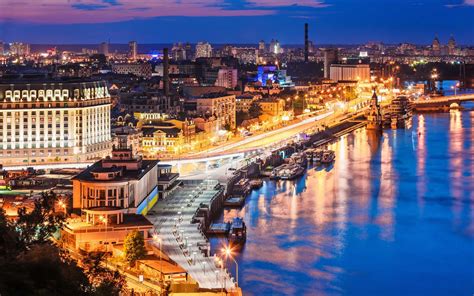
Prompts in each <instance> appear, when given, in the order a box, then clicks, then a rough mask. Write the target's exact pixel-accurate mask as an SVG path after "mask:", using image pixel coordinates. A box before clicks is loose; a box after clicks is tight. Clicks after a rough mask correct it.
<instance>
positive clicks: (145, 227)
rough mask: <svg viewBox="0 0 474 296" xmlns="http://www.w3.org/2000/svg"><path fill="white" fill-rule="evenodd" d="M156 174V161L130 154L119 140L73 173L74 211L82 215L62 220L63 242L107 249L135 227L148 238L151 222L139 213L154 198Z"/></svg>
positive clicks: (120, 240) (122, 239)
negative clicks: (102, 156) (106, 152)
mask: <svg viewBox="0 0 474 296" xmlns="http://www.w3.org/2000/svg"><path fill="white" fill-rule="evenodd" d="M158 175H159V172H158V161H157V160H142V158H141V157H134V156H133V150H132V149H131V147H127V146H125V145H124V142H121V143H120V144H119V146H116V147H114V149H113V150H112V156H111V157H107V158H105V159H102V160H100V161H98V162H96V163H95V164H93V165H92V166H90V167H88V168H87V169H85V170H84V171H82V172H81V173H80V174H79V175H77V176H76V177H74V178H73V180H72V182H73V211H75V212H77V213H80V215H81V218H80V219H71V220H69V221H68V222H67V223H66V225H65V226H64V227H63V229H62V231H61V235H62V238H63V241H64V242H65V243H66V244H67V245H69V246H70V247H72V248H74V249H76V250H77V249H80V250H84V251H96V250H102V251H103V250H104V249H105V250H106V251H107V249H108V251H110V248H108V246H109V245H114V244H123V242H124V240H125V237H126V236H127V233H129V232H131V231H134V230H137V231H139V232H141V233H143V236H144V238H145V239H148V238H149V237H150V236H149V231H150V230H152V228H153V225H152V224H151V223H150V222H149V221H148V220H147V219H146V218H145V217H144V216H142V215H145V214H146V213H147V211H148V210H149V209H151V208H152V207H153V205H154V204H155V203H156V202H157V200H158Z"/></svg>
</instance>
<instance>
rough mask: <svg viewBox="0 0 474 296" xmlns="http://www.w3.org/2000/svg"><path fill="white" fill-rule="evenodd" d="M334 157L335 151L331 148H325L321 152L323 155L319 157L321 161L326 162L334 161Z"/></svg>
mask: <svg viewBox="0 0 474 296" xmlns="http://www.w3.org/2000/svg"><path fill="white" fill-rule="evenodd" d="M335 158H336V153H334V151H332V150H326V151H324V152H323V155H322V157H321V163H324V164H328V163H331V162H333V161H334V159H335Z"/></svg>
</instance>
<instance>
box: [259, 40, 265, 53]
mask: <svg viewBox="0 0 474 296" xmlns="http://www.w3.org/2000/svg"><path fill="white" fill-rule="evenodd" d="M258 51H259V52H260V53H264V52H265V51H266V45H265V41H263V40H260V42H259V43H258Z"/></svg>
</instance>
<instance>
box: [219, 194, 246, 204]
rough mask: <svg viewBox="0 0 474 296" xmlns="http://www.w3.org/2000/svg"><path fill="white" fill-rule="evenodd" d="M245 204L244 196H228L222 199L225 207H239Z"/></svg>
mask: <svg viewBox="0 0 474 296" xmlns="http://www.w3.org/2000/svg"><path fill="white" fill-rule="evenodd" d="M244 204H245V196H239V197H229V198H228V199H226V200H225V201H224V206H226V207H241V206H243V205H244Z"/></svg>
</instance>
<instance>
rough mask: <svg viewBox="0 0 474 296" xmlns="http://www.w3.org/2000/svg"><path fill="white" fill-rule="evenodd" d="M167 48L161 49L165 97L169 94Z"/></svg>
mask: <svg viewBox="0 0 474 296" xmlns="http://www.w3.org/2000/svg"><path fill="white" fill-rule="evenodd" d="M169 64H170V63H169V55H168V48H165V49H163V90H164V92H165V96H168V95H169V93H170V65H169Z"/></svg>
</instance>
